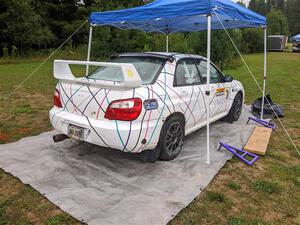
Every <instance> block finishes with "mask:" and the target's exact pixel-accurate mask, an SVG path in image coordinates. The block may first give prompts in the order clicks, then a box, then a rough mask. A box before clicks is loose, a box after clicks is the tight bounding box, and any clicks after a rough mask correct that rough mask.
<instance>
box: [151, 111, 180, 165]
mask: <svg viewBox="0 0 300 225" xmlns="http://www.w3.org/2000/svg"><path fill="white" fill-rule="evenodd" d="M184 125H185V121H184V119H183V118H182V117H180V116H177V115H175V116H172V117H170V118H169V119H167V120H166V122H165V123H164V125H163V127H162V130H161V133H160V138H159V142H158V145H157V147H156V148H157V150H158V151H160V156H159V158H160V159H161V160H165V161H170V160H173V159H174V158H176V157H177V156H178V155H179V154H180V152H181V150H182V146H183V139H184Z"/></svg>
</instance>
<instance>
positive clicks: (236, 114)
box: [223, 92, 243, 123]
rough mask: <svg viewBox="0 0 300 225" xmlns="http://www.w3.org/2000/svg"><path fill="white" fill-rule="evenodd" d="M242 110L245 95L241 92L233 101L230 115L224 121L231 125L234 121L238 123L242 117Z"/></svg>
mask: <svg viewBox="0 0 300 225" xmlns="http://www.w3.org/2000/svg"><path fill="white" fill-rule="evenodd" d="M242 108H243V95H242V94H241V93H240V92H239V93H237V94H236V96H235V98H234V100H233V103H232V106H231V108H230V110H229V113H228V115H227V116H225V117H224V119H223V120H224V121H226V122H229V123H233V122H234V121H237V120H238V119H239V118H240V116H241V113H242Z"/></svg>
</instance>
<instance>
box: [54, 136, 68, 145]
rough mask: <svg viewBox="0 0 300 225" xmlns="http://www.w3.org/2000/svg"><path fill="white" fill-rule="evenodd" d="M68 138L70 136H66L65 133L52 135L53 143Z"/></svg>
mask: <svg viewBox="0 0 300 225" xmlns="http://www.w3.org/2000/svg"><path fill="white" fill-rule="evenodd" d="M68 138H70V137H69V136H67V135H65V134H56V135H53V141H54V142H55V143H57V142H61V141H64V140H66V139H68Z"/></svg>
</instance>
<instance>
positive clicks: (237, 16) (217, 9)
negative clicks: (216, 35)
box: [89, 0, 267, 34]
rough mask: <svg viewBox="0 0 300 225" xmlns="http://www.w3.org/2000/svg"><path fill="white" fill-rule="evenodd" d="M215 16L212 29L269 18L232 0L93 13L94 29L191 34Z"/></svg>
mask: <svg viewBox="0 0 300 225" xmlns="http://www.w3.org/2000/svg"><path fill="white" fill-rule="evenodd" d="M209 14H211V15H212V29H214V30H216V29H222V25H221V24H220V22H219V19H220V20H221V21H222V23H223V24H224V26H225V27H226V28H227V29H234V28H246V27H262V26H265V25H266V24H267V22H266V18H265V17H264V16H261V15H259V14H257V13H255V12H253V11H251V10H249V9H247V8H245V7H243V6H241V5H239V4H237V3H235V2H232V1H230V0H156V1H154V2H152V3H149V4H147V5H144V6H140V7H135V8H130V9H124V10H115V11H108V12H94V13H91V15H90V18H89V21H90V24H91V25H92V26H103V25H108V26H114V27H117V28H120V29H140V30H143V31H146V32H152V31H155V32H161V33H165V34H168V33H175V32H191V31H198V30H206V29H207V18H206V16H207V15H209ZM216 15H217V16H218V17H219V19H218V18H217V16H216Z"/></svg>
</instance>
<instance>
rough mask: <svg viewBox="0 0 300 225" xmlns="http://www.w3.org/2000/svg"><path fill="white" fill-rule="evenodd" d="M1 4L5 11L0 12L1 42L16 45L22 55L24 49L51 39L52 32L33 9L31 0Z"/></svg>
mask: <svg viewBox="0 0 300 225" xmlns="http://www.w3.org/2000/svg"><path fill="white" fill-rule="evenodd" d="M2 4H3V6H4V7H5V11H4V12H2V13H1V14H0V18H1V21H2V22H1V26H2V29H1V30H2V32H1V33H2V35H1V38H2V40H1V42H3V43H6V45H8V46H9V47H11V46H17V47H18V48H19V49H20V54H21V55H24V52H25V50H26V49H28V48H30V47H41V46H42V45H43V46H44V45H46V44H47V43H49V42H50V41H51V39H52V38H53V34H52V33H51V31H50V30H49V29H48V27H47V25H45V24H43V22H42V19H41V17H40V16H39V15H38V14H37V13H36V12H35V11H34V9H33V7H32V5H31V0H23V1H18V0H11V1H9V2H7V1H3V2H2ZM3 33H4V34H6V35H3Z"/></svg>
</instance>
